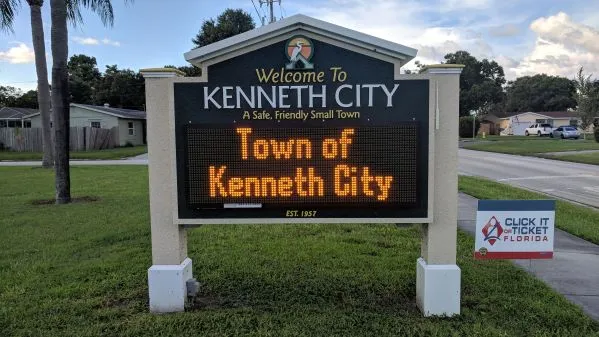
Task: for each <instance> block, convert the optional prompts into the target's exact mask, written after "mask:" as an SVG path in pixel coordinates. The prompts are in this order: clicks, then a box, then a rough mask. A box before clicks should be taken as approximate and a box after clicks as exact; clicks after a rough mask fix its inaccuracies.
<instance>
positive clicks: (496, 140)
mask: <svg viewBox="0 0 599 337" xmlns="http://www.w3.org/2000/svg"><path fill="white" fill-rule="evenodd" d="M478 140H481V139H478ZM463 147H464V148H465V149H470V150H478V151H489V152H501V153H509V154H520V155H535V154H537V153H546V152H560V151H580V150H599V143H597V142H596V141H595V140H594V139H587V140H582V139H579V140H571V139H567V140H563V139H553V138H549V137H537V136H529V137H525V136H503V137H501V136H493V137H492V138H488V139H487V141H485V142H472V143H470V142H465V143H464V144H463Z"/></svg>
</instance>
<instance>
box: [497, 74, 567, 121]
mask: <svg viewBox="0 0 599 337" xmlns="http://www.w3.org/2000/svg"><path fill="white" fill-rule="evenodd" d="M506 91H507V101H506V110H507V111H514V112H526V111H532V112H541V111H565V110H568V109H569V108H575V107H576V99H575V98H574V95H575V92H576V85H575V82H574V81H571V80H569V79H567V78H565V77H559V76H549V75H546V74H540V75H534V76H523V77H519V78H517V79H516V80H515V81H511V82H509V83H508V86H507V90H506Z"/></svg>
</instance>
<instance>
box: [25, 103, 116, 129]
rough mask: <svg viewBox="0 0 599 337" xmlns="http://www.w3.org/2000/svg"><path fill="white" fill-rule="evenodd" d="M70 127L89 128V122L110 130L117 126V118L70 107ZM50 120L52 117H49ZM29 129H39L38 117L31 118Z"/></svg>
mask: <svg viewBox="0 0 599 337" xmlns="http://www.w3.org/2000/svg"><path fill="white" fill-rule="evenodd" d="M70 114H71V118H70V123H71V126H91V122H92V121H93V122H100V127H101V128H103V129H112V128H114V127H118V126H119V121H118V118H117V117H115V116H110V115H107V114H103V113H100V112H96V111H92V110H88V109H82V108H79V107H74V106H72V107H71V111H70ZM50 120H52V117H51V116H50ZM31 127H32V128H41V127H42V119H41V117H40V115H37V116H34V117H31Z"/></svg>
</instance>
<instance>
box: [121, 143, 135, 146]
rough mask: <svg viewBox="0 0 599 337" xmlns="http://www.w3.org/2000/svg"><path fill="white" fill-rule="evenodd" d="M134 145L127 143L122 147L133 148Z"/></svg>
mask: <svg viewBox="0 0 599 337" xmlns="http://www.w3.org/2000/svg"><path fill="white" fill-rule="evenodd" d="M133 146H134V145H133V144H132V143H131V142H127V143H125V145H123V147H133Z"/></svg>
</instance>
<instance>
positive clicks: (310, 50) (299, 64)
mask: <svg viewBox="0 0 599 337" xmlns="http://www.w3.org/2000/svg"><path fill="white" fill-rule="evenodd" d="M285 54H286V55H287V58H288V59H289V63H287V64H286V65H285V69H290V70H292V69H314V64H313V63H310V59H311V58H312V55H314V46H313V45H312V41H310V39H308V38H306V37H303V36H294V37H292V38H291V39H289V41H287V44H286V45H285Z"/></svg>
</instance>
